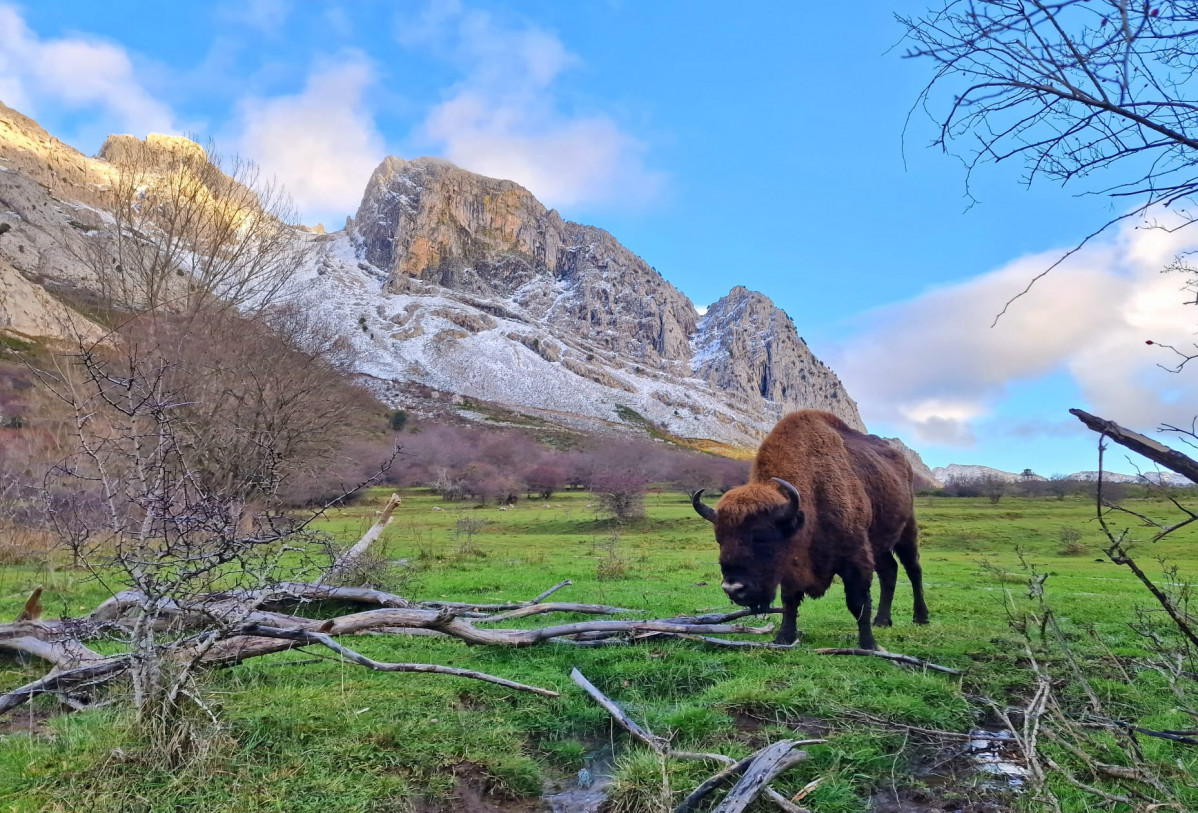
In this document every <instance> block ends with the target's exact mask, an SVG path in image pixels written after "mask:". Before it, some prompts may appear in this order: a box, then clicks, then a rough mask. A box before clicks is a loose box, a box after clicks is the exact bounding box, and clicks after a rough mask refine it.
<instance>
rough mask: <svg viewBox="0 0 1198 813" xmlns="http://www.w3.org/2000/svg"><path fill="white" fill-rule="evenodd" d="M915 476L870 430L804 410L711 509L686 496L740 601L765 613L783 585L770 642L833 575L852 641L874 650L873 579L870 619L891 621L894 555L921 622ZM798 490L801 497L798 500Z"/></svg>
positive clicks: (788, 633) (790, 637)
mask: <svg viewBox="0 0 1198 813" xmlns="http://www.w3.org/2000/svg"><path fill="white" fill-rule="evenodd" d="M912 479H913V475H912V472H911V465H910V464H909V463H908V462H907V461H906V459H905V458H904V457H903V455H902V454H901V453H900V452H899V451H898V450H896V449H894V448H893V447H891V446H890V445H889V444H887V443H886V442H885V441H883V440H882V439H881V438H879V437H877V436H876V435H865V434H862V433H861V432H858V431H856V430H855V429H852V428H851V427H849V426H848V425H847V424H845V423H844V421H842V420H840V418H837V417H836V416H835V415H833V414H831V413H829V412H821V411H819V410H815V409H805V410H802V411H801V412H792V413H791V414H789V415H787V416H786V417H784V418H783V419H782V420H781V421H779V422H778V425H777V426H775V427H774V430H773V431H772V432H770V434H769V436H768V437H767V438H766V439H765V441H764V442H763V443H762V444H761V448H760V449H759V450H758V452H757V458H756V460H754V461H753V469H752V473H751V474H750V476H749V482H748V483H747V484H745V485H743V486H737V487H736V488H734V489H731V490H730V491H728V492H727V493H726V494H724V496H723V497H722V498H721V499H720V501H719V502H718V503H717V504H716V507H715V508H714V509H713V508H711V507H710V506H707V505H704V504H703V501H702V496H703V491H702V490H700V491H696V492H695V493H694V495H693V496H692V498H691V502H692V504H693V505H694V507H695V511H697V512H698V513H699V516H701V517H703V518H704V519H706V520H708V521H710V522H712V523H714V524H715V538H716V541H717V542H718V543H719V545H720V570H721V571H722V572H723V575H724V583H723V588H724V592H725V593H727V594H728V597H729V598H731V599H732V600H733V601H734V602H736V603H737V604H740V605H742V606H745V607H751V608H753V609H757V610H764V609H765V608H766V607H768V606H769V605H770V603H771V602H773V600H774V593H775V591H776V590H777V589H778V587H779V586H781V588H782V629H781V630H780V631H779V632H778V636H777V639H776V640H777V642H778V643H783V644H790V643H794V641H795V639H796V638H797V637H798V630H797V628H796V626H795V625H796V620H797V617H798V611H799V603H800V602H801V601H802V600H803V597H804V596H811V597H812V598H819V597H820V596H822V595H823V594H824V593H825V592H827V590H828V587H829V586H830V585H831V584H832V578H833V577H834V576H840V579H841V581H843V582H844V597H845V603H846V604H848V608H849V612H850V613H852V614H853V617H854V618H856V619H857V632H858V645H859V646H860V647H861V648H862V649H875V648H876V645H875V644H874V634H873V627H872V626H871V625H870V619H869V616H870V595H869V590H870V584H871V582H872V581H873V574H874V571H875V570H876V571H877V573H878V580H879V581H880V582H881V584H882V595H881V600H880V601H879V603H878V616H877V618H875V619H874V621H873V623H874V625H877V626H879V627H889V626H890V623H891V622H890V604H891V602H892V601H893V600H894V585H895V581H896V579H897V576H898V564H896V563H895V561H894V555H895V554H897V555H898V558H899V561H901V562H902V563H903V567H904V568H905V569H906V571H907V577H908V578H909V579H910V580H911V587H912V589H913V590H914V591H915V623H916V624H926V623H927V621H928V608H927V605H925V604H924V600H923V574H922V571H921V569H920V567H919V548H918V534H919V532H918V528H917V526H916V524H915V515H914V497H913V490H912ZM800 495H801V496H800Z"/></svg>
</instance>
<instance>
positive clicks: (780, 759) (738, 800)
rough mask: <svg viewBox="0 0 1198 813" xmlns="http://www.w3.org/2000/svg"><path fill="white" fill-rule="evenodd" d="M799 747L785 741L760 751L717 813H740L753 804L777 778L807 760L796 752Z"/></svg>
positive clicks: (729, 792)
mask: <svg viewBox="0 0 1198 813" xmlns="http://www.w3.org/2000/svg"><path fill="white" fill-rule="evenodd" d="M796 746H797V743H796V742H795V741H794V740H782V741H780V742H776V743H774V744H773V745H770V746H769V747H767V748H763V749H762V750H760V751H758V752H757V754H756V756H755V757H754V759H753V762H752V763H751V764H750V765H749V766H748V768H747V769H746V770H745V773H744V776H742V777H741V778H740V781H738V782H737V783H736V784H735V785H733V786H732V790H730V791H728V795H727V796H725V797H724V800H723V801H722V802H720V806H719V807H717V808H716V809H715V813H740V812H741V811H742V810H744V809H745V808H746V807H748V806H749V805H750V804H752V802H753V800H754V799H756V798H757V797H758V796H759V795H760V794H761V792H762V790H764V789H765V788H766V786H767V785H769V783H770V782H772V781H773V779H774V778H775V777H776V776H778V775H779V774H781V773H782V772H783V771H785V770H787V769H789V768H792V767H794V766H795V765H797V764H799V763H800V762H802V761H803V760H805V759H806V758H807V752H806V751H795V750H794V749H795V747H796Z"/></svg>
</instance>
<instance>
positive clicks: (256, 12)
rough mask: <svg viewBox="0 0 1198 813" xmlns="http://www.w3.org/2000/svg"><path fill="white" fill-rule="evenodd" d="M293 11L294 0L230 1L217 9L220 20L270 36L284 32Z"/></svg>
mask: <svg viewBox="0 0 1198 813" xmlns="http://www.w3.org/2000/svg"><path fill="white" fill-rule="evenodd" d="M291 11H292V0H228V2H224V3H221V4H220V5H218V6H217V7H216V14H217V17H218V19H221V20H224V21H227V22H231V23H236V24H238V25H244V26H247V27H249V28H252V29H254V30H256V31H261V32H262V33H263V34H268V35H270V34H275V33H278V32H279V31H280V30H282V28H283V25H284V24H285V23H286V22H287V18H288V17H290V16H291Z"/></svg>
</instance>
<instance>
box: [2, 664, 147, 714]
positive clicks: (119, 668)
mask: <svg viewBox="0 0 1198 813" xmlns="http://www.w3.org/2000/svg"><path fill="white" fill-rule="evenodd" d="M131 662H132V659H131V658H130V657H129V656H127V655H124V656H121V657H118V658H109V659H106V660H103V661H99V662H97V663H92V664H88V665H87V666H81V667H79V668H78V669H68V670H65V671H62V672H55V673H53V674H50V675H47V676H46V677H44V678H42V679H41V680H35V681H33V682H32V683H26V684H25V685H24V686H21V687H20V688H17V689H13V690H12V691H11V692H7V693H5V694H2V695H0V714H6V713H7V712H9V711H12V710H13V709H15V708H16V707H17V706H20V705H21V704H23V703H26V702H28V701H29V700H32V699H33V698H34V697H37V696H38V695H39V694H53V693H58V692H76V691H78V690H79V689H81V688H83V687H86V686H91V685H96V684H99V683H106V682H108V681H110V680H112V679H113V678H115V677H117V676H119V675H122V674H124V673H125V672H126V671H127V670H128V669H129V666H130V664H131Z"/></svg>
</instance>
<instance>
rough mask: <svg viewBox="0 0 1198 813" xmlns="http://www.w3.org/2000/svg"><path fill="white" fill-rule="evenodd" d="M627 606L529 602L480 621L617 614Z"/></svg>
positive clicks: (628, 611)
mask: <svg viewBox="0 0 1198 813" xmlns="http://www.w3.org/2000/svg"><path fill="white" fill-rule="evenodd" d="M630 612H632V610H629V609H628V608H626V607H609V606H607V605H606V604H572V603H568V602H552V603H549V604H529V605H528V606H526V607H518V608H517V609H515V610H509V611H508V612H506V613H500V614H499V615H490V616H487V617H486V618H483V619H480V623H486V624H494V623H496V622H498V621H511V620H513V619H515V618H526V617H528V616H530V615H542V614H544V613H585V614H589V615H616V614H618V613H630Z"/></svg>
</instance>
